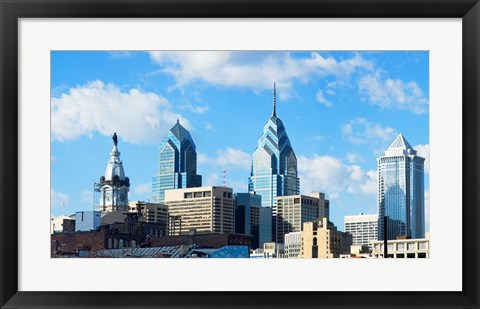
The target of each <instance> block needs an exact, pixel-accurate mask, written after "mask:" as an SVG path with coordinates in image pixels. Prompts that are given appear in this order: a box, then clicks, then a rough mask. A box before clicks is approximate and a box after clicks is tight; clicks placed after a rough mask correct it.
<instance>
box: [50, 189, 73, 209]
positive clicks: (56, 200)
mask: <svg viewBox="0 0 480 309" xmlns="http://www.w3.org/2000/svg"><path fill="white" fill-rule="evenodd" d="M68 200H69V197H68V195H67V194H66V193H63V192H59V191H55V190H53V189H51V190H50V207H52V209H54V208H64V207H67V206H68Z"/></svg>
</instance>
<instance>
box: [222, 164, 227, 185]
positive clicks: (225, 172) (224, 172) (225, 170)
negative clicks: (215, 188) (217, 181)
mask: <svg viewBox="0 0 480 309" xmlns="http://www.w3.org/2000/svg"><path fill="white" fill-rule="evenodd" d="M222 184H223V186H224V187H226V186H227V169H226V168H224V169H223V181H222Z"/></svg>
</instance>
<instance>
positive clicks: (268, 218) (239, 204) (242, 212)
mask: <svg viewBox="0 0 480 309" xmlns="http://www.w3.org/2000/svg"><path fill="white" fill-rule="evenodd" d="M261 201H262V197H261V196H260V195H257V194H251V193H236V194H235V233H239V234H246V235H252V236H253V239H252V242H251V247H252V249H257V248H263V244H264V243H266V242H271V241H272V210H271V208H268V207H262V206H261V204H262V202H261Z"/></svg>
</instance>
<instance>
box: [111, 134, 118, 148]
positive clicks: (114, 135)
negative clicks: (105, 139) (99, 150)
mask: <svg viewBox="0 0 480 309" xmlns="http://www.w3.org/2000/svg"><path fill="white" fill-rule="evenodd" d="M112 139H113V144H114V145H115V146H117V144H118V139H117V132H114V133H113V136H112Z"/></svg>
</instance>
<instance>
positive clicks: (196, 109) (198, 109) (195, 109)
mask: <svg viewBox="0 0 480 309" xmlns="http://www.w3.org/2000/svg"><path fill="white" fill-rule="evenodd" d="M178 108H179V109H181V110H189V111H191V112H192V113H195V114H205V113H206V112H208V110H209V109H210V107H209V106H208V105H204V106H194V105H192V104H185V105H179V106H178Z"/></svg>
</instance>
